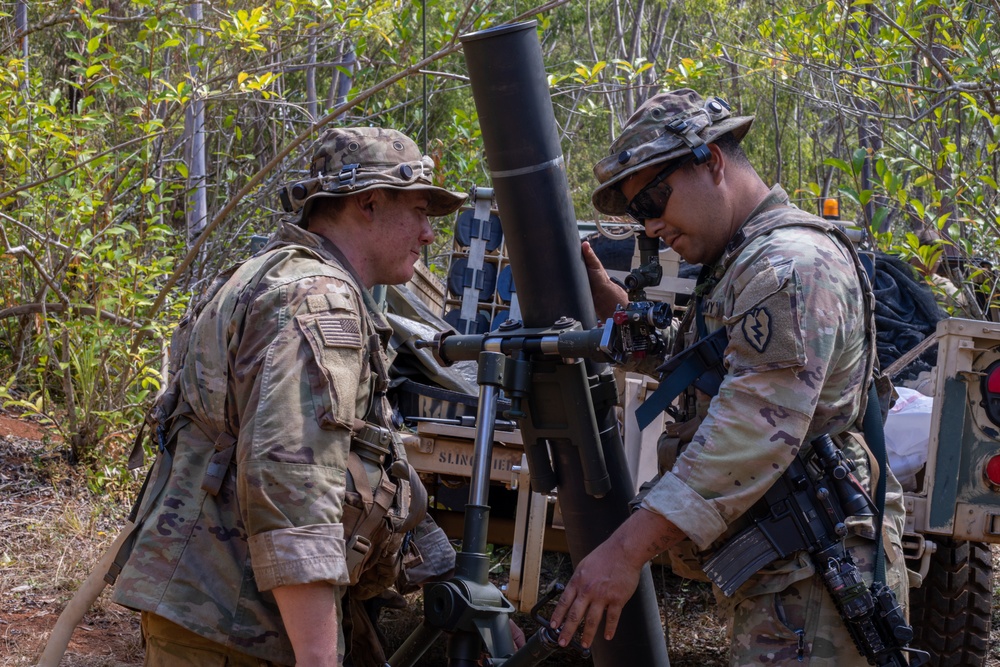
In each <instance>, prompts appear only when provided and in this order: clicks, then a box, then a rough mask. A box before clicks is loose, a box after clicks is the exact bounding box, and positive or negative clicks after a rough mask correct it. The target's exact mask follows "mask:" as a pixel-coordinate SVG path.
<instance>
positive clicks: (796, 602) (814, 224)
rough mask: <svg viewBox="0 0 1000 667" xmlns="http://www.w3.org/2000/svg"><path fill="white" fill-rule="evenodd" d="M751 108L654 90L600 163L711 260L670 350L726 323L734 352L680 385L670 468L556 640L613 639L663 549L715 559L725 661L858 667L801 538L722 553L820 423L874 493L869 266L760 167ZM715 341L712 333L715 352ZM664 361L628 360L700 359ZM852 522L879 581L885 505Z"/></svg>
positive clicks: (894, 574)
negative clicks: (712, 382)
mask: <svg viewBox="0 0 1000 667" xmlns="http://www.w3.org/2000/svg"><path fill="white" fill-rule="evenodd" d="M752 121H753V117H751V116H736V115H734V114H733V113H732V110H731V109H730V108H729V105H728V104H726V103H725V102H724V101H723V100H722V99H720V98H717V97H716V98H709V99H707V100H705V99H703V98H702V97H701V96H700V95H699V94H698V93H696V92H694V91H692V90H687V89H684V90H678V91H674V92H668V93H662V94H658V95H656V96H654V97H653V98H651V99H650V100H648V101H647V102H646V103H645V104H643V105H642V106H641V107H640V108H639V109H638V111H636V113H635V114H634V115H633V116H632V117H631V118H630V119H629V121H628V123H627V124H626V126H625V128H624V130H623V131H622V134H621V136H619V137H618V138H617V139H616V140H615V141H614V143H613V144H612V146H611V149H610V150H609V152H608V156H607V157H606V158H604V159H602V160H601V161H600V162H598V164H597V165H596V166H595V167H594V174H595V176H596V177H597V180H598V182H599V185H598V187H597V189H596V190H595V191H594V193H593V198H592V200H593V204H594V207H595V208H596V209H597V210H598V211H600V212H602V213H605V214H608V215H626V214H627V215H630V216H631V217H633V218H634V219H636V220H637V221H639V222H641V223H642V224H643V226H644V230H645V233H646V234H647V235H648V236H650V237H658V238H660V239H662V240H663V241H665V242H666V243H667V244H668V245H671V246H673V247H674V249H675V250H677V251H678V252H679V253H680V254H681V256H682V257H683V258H684V259H687V260H688V261H691V262H692V263H702V264H703V267H702V271H701V275H700V277H699V281H698V286H697V287H696V289H695V298H694V299H693V302H692V304H691V305H690V306H689V307H688V310H687V313H686V314H685V317H684V319H683V321H682V322H681V323H680V332H679V333H678V334H677V336H676V337H675V349H674V350H673V353H674V354H677V353H679V352H681V351H682V350H685V349H687V348H689V347H690V346H692V345H695V344H697V343H698V341H702V340H706V339H709V338H711V339H713V340H714V339H719V338H721V340H722V347H723V348H724V349H723V351H722V352H721V353H718V354H717V356H715V357H714V358H713V359H711V361H710V362H706V363H707V364H708V365H709V366H708V367H710V368H711V369H713V370H717V371H719V373H720V375H721V376H722V380H721V384H720V385H719V386H718V387H717V388H714V393H712V394H706V393H704V391H712V389H711V388H709V387H707V386H706V385H704V384H699V387H704V389H703V390H701V391H698V392H696V391H695V390H694V388H693V387H689V388H688V389H687V390H686V391H685V392H684V393H682V395H681V399H680V401H679V403H678V405H679V406H680V410H681V414H680V418H679V419H677V422H676V423H669V424H668V425H667V426H666V429H665V431H664V433H663V435H662V436H661V437H660V442H659V443H658V449H659V450H660V451H659V452H658V454H659V456H658V459H659V461H660V463H661V470H660V474H659V475H658V476H657V477H656V478H655V479H654V480H653V481H652V482H650V483H648V484H647V485H644V489H647V490H646V492H645V493H644V495H641V496H640V497H638V498H637V499H636V502H635V504H636V507H637V509H636V511H635V512H633V513H632V515H631V516H630V517H629V519H628V520H626V521H625V522H624V523H623V524H622V525H621V526H620V527H619V528H618V529H617V530H616V531H615V533H613V534H612V535H611V537H609V538H608V539H607V540H606V541H605V542H604V543H603V544H601V545H600V546H599V547H598V548H597V549H595V550H594V551H593V552H591V554H589V555H588V556H587V557H586V558H584V559H583V560H582V561H581V562H580V563H579V564H578V566H577V568H576V572H575V573H574V575H573V577H572V578H571V580H570V581H569V583H568V584H567V586H566V590H565V592H564V593H563V595H562V597H561V598H560V601H559V603H558V605H557V607H556V609H555V611H554V612H553V615H552V624H553V626H554V627H558V626H560V625H562V632H561V634H560V637H561V639H560V642H561V643H565V641H567V640H568V638H569V637H572V635H573V632H575V631H576V630H577V629H578V628H582V629H583V636H582V641H583V643H584V645H589V642H590V641H591V640H592V639H593V637H594V634H595V631H596V630H597V628H598V627H600V625H599V624H600V623H601V621H602V620H603V621H605V626H604V632H605V636H606V637H608V636H613V634H614V632H615V630H616V624H617V620H618V616H619V614H620V611H621V607H622V606H623V605H624V604H625V602H627V601H628V599H629V598H630V597H631V596H632V594H633V592H634V590H635V586H636V583H637V581H638V579H639V576H638V575H639V571H640V569H641V567H642V566H643V565H644V564H645V563H646V562H647V561H648V560H649V559H650V558H652V557H654V556H656V555H657V554H659V553H662V552H666V553H668V554H669V556H670V558H671V562H672V564H673V567H674V570H675V572H677V573H679V574H683V575H684V576H691V577H694V578H700V579H703V580H708V576H707V575H706V574H705V571H704V568H707V569H708V570H709V571H711V572H712V573H713V578H712V581H713V583H716V584H720V585H722V584H725V585H726V592H725V593H724V592H723V589H722V588H721V587H720V585H717V586H716V587H715V592H716V598H717V600H718V602H719V607H720V609H721V610H723V613H724V614H725V616H726V617H727V620H728V621H729V630H730V633H729V636H730V665H732V666H734V667H743V666H748V667H749V666H750V665H761V664H768V665H789V666H790V665H797V666H798V665H803V664H805V665H812V666H813V667H818V666H824V667H827V666H829V667H834V666H837V667H842V666H844V665H858V666H859V667H860V666H861V665H865V664H867V660H866V659H865V658H863V657H861V655H859V653H858V651H857V649H856V648H855V644H854V641H853V640H852V639H851V635H850V634H849V633H848V631H847V626H846V625H845V622H844V620H843V619H842V618H841V616H840V614H839V612H838V611H837V608H836V605H835V603H834V601H833V599H832V597H831V595H830V594H829V593H828V592H827V590H826V588H825V586H824V583H823V579H822V577H821V575H820V574H817V566H816V565H815V564H814V563H813V562H812V561H811V559H810V556H809V554H808V552H807V551H806V550H805V549H803V550H802V551H799V552H796V553H794V554H793V555H792V556H791V557H790V558H785V559H777V560H774V561H773V562H771V563H769V564H767V565H765V566H763V568H762V569H760V570H758V571H756V572H753V573H750V574H749V575H748V577H749V578H747V579H746V580H745V581H742V582H739V583H737V584H733V586H730V585H729V583H730V582H731V581H732V579H728V580H727V579H724V578H723V577H721V576H719V574H718V573H719V572H720V571H721V570H722V566H719V565H717V564H715V563H712V561H711V560H710V558H711V556H712V555H713V554H716V553H718V552H719V551H720V550H724V549H727V548H732V547H730V545H731V544H734V542H733V539H734V537H735V536H737V535H739V534H740V532H741V531H742V530H744V529H745V528H747V526H748V525H752V522H751V521H750V520H749V519H748V518H747V515H748V512H749V511H750V510H751V508H754V510H755V512H766V510H767V508H763V509H762V508H761V506H760V505H758V504H757V503H759V502H762V500H761V499H762V498H763V497H764V495H765V493H766V492H767V491H768V490H769V489H771V487H772V485H774V483H775V481H776V480H777V479H778V478H779V477H780V476H781V475H782V474H783V473H784V471H785V470H786V469H787V468H788V467H789V466H790V465H792V463H793V462H794V459H795V457H797V456H799V455H800V454H802V456H803V457H806V456H809V455H810V454H811V450H812V444H811V443H812V442H813V441H814V440H815V439H816V438H817V436H820V435H823V434H826V435H829V436H830V437H831V438H833V440H834V442H835V443H836V445H837V447H839V449H840V451H841V452H842V453H843V455H844V456H845V458H846V459H847V460H849V461H851V462H852V463H853V465H854V466H855V467H856V469H857V475H858V477H859V479H860V480H861V484H862V485H863V486H864V487H865V489H866V490H867V491H868V493H869V494H870V495H873V493H874V489H873V485H872V474H871V469H870V466H869V462H868V456H867V454H866V453H865V448H864V447H865V444H864V436H863V435H862V426H861V422H862V416H863V415H864V412H865V409H866V395H867V390H868V386H869V381H870V378H871V376H872V369H873V365H874V363H875V344H874V342H875V341H874V319H873V312H874V302H873V297H872V295H871V289H870V286H869V284H868V279H867V276H866V274H865V271H864V268H863V267H862V265H861V263H860V261H859V260H858V257H857V253H856V252H855V250H854V248H853V246H852V245H851V243H850V241H849V240H847V238H846V237H845V236H844V235H843V234H842V233H841V232H840V231H839V230H838V229H837V228H835V227H834V226H833V225H831V224H830V223H827V222H826V221H824V220H822V219H821V218H818V217H816V216H814V215H811V214H809V213H806V212H804V211H801V210H800V209H798V208H796V207H795V206H793V205H792V204H791V203H790V201H789V199H788V196H787V195H786V194H785V192H784V190H782V188H781V187H780V186H779V185H775V186H773V187H770V188H769V187H768V186H767V185H766V184H765V183H764V182H763V180H762V179H761V178H760V176H759V175H758V174H757V172H756V171H755V170H754V168H753V167H752V166H751V165H750V163H749V161H748V160H747V159H746V155H745V153H744V152H743V150H742V148H741V147H740V142H741V141H742V140H743V138H744V136H745V135H746V133H747V131H748V130H749V128H750V125H751V123H752ZM583 258H584V262H585V264H586V265H587V269H588V276H589V278H590V282H591V289H592V292H593V295H594V304H595V309H596V310H597V315H598V317H600V318H604V317H610V316H611V314H612V312H613V309H614V308H615V307H616V306H622V305H625V304H627V302H628V295H627V294H626V293H625V291H624V290H623V289H621V288H620V287H618V286H616V285H614V284H613V283H612V282H611V281H610V280H609V278H608V277H607V274H606V272H605V271H604V270H603V267H602V266H601V263H600V261H599V260H598V258H597V256H596V255H595V254H594V251H593V249H591V248H590V247H589V244H586V243H585V244H584V247H583ZM710 349H711V348H710V347H709V346H707V345H701V346H700V347H699V351H700V352H705V353H706V354H708V351H709V350H710ZM695 356H698V355H689V356H688V357H682V358H691V357H695ZM706 358H707V357H706ZM662 361H663V360H662V359H659V360H647V363H644V364H641V365H637V366H636V367H635V368H629V369H628V370H638V371H641V372H646V373H647V374H650V375H654V376H655V377H657V378H658V379H661V380H663V384H667V380H668V378H669V377H671V376H672V375H677V376H685V373H686V372H688V370H689V369H687V368H685V370H684V371H683V372H682V371H681V370H677V372H676V373H672V372H671V371H665V373H670V374H669V375H668V374H665V375H664V376H663V377H662V378H661V377H660V369H657V368H656V367H657V366H658V364H659V363H660V362H662ZM679 363H681V362H680V361H679V360H678V359H675V360H674V364H679ZM670 367H671V368H674V366H673V365H671V366H670ZM705 370H706V368H701V369H699V371H698V372H699V373H701V372H704V371H705ZM663 400H665V401H666V402H667V403H669V402H670V401H671V400H672V398H664V399H663ZM647 401H648V402H649V406H646V405H645V404H644V406H643V407H644V408H650V409H652V413H653V414H654V415H655V414H656V413H658V412H659V411H661V410H662V409H664V408H666V407H667V405H665V404H660V403H656V402H655V401H653V399H651V398H647ZM876 409H877V406H876ZM640 412H642V413H643V414H644V415H645V414H647V413H648V410H641V411H640ZM637 417H639V413H638V412H637ZM640 421H641V422H642V421H643V420H640ZM885 473H886V474H885V476H886V480H887V493H886V499H885V510H884V515H883V516H884V523H883V524H882V525H883V527H884V534H885V535H886V540H885V544H884V547H885V553H886V571H887V572H886V580H887V583H888V584H889V586H890V587H891V588H892V589H893V590H894V593H895V595H896V599H897V600H898V602H899V603H900V605H901V606H902V607H903V609H905V608H906V603H907V584H906V581H907V575H906V569H905V565H904V560H903V556H902V547H901V535H902V531H903V519H904V517H905V511H904V509H903V505H902V489H901V487H900V486H899V483H898V482H897V481H896V479H895V477H894V476H893V475H892V473H891V471H888V470H886V471H885ZM757 515H758V514H755V516H757ZM847 524H848V526H847V530H846V536H845V537H844V539H843V542H842V548H843V549H845V552H844V553H846V554H848V555H849V556H850V557H851V558H853V562H854V564H856V565H857V567H858V569H859V571H860V572H861V574H862V576H863V577H864V580H865V582H866V584H870V583H871V581H872V577H873V573H874V571H875V558H876V554H877V553H878V551H877V549H876V544H875V541H874V540H873V539H872V538H873V535H875V534H876V528H875V525H876V523H875V520H874V519H873V517H871V516H852V517H850V518H849V519H848V520H847ZM738 544H743V543H738ZM725 554H726V557H727V558H735V562H736V563H738V562H747V561H748V560H749V559H750V554H747V553H745V550H744V553H743V554H741V555H737V556H733V555H732V554H733V552H732V551H725ZM727 562H731V561H727ZM713 567H714V568H715V569H713ZM727 593H728V594H727Z"/></svg>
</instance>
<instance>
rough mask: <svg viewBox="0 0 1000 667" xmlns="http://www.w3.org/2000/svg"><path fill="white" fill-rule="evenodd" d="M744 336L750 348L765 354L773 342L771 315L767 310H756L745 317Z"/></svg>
mask: <svg viewBox="0 0 1000 667" xmlns="http://www.w3.org/2000/svg"><path fill="white" fill-rule="evenodd" d="M743 336H744V337H745V338H746V340H747V342H748V343H750V347H752V348H753V349H755V350H757V351H758V352H763V351H764V350H766V349H767V344H768V343H770V342H771V313H769V312H767V308H754V309H752V310H750V311H748V312H747V314H746V315H745V316H744V317H743Z"/></svg>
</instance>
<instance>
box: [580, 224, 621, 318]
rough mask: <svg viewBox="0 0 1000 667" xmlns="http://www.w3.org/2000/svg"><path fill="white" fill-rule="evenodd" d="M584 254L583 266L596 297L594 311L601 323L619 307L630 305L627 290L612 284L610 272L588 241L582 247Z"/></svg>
mask: <svg viewBox="0 0 1000 667" xmlns="http://www.w3.org/2000/svg"><path fill="white" fill-rule="evenodd" d="M580 248H581V252H582V254H583V264H584V266H586V267H587V280H589V281H590V292H591V294H593V296H594V311H595V312H596V313H597V318H598V319H599V320H601V321H604V320H606V319H607V318H609V317H611V316H612V315H613V314H614V312H615V308H616V307H617V306H619V305H621V306H626V305H628V294H626V292H625V290H624V289H622V288H621V287H619V286H618V285H615V284H614V283H613V282H611V278H609V277H608V272H607V271H605V270H604V265H603V264H601V260H600V259H598V257H597V253H595V252H594V249H593V248H591V247H590V244H589V243H588V242H586V241H584V242H583V244H582V245H581V246H580Z"/></svg>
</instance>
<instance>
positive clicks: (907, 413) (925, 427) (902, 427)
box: [885, 387, 934, 491]
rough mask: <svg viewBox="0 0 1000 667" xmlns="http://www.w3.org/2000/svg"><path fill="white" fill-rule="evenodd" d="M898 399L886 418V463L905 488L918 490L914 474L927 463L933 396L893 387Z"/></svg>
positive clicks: (906, 489)
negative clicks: (887, 459)
mask: <svg viewBox="0 0 1000 667" xmlns="http://www.w3.org/2000/svg"><path fill="white" fill-rule="evenodd" d="M896 392H897V393H898V394H899V399H898V400H897V401H896V403H895V405H893V406H892V409H890V410H889V416H888V418H887V419H886V422H885V448H886V453H887V454H888V457H889V467H890V468H892V471H893V472H894V473H895V474H896V478H897V479H898V480H899V483H900V484H902V485H903V490H905V491H917V490H918V489H917V480H916V475H917V473H918V472H920V469H921V468H923V467H924V465H925V464H926V463H927V443H928V441H929V440H930V432H931V413H932V412H933V411H934V399H932V398H931V397H930V396H924V395H923V394H921V393H920V392H919V391H914V390H913V389H907V388H906V387H896Z"/></svg>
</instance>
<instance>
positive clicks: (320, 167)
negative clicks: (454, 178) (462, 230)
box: [280, 127, 468, 226]
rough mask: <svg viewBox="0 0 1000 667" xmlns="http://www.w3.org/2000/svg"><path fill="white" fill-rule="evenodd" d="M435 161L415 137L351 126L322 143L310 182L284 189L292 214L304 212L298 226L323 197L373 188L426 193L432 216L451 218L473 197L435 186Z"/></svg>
mask: <svg viewBox="0 0 1000 667" xmlns="http://www.w3.org/2000/svg"><path fill="white" fill-rule="evenodd" d="M433 174H434V160H433V159H432V158H431V157H430V156H428V155H421V154H420V149H419V148H417V144H416V143H414V141H413V140H412V139H410V138H409V137H408V136H406V135H405V134H403V133H402V132H398V131H396V130H388V129H383V128H379V127H351V128H334V129H331V130H327V131H326V132H324V133H323V136H321V137H320V139H319V142H318V143H317V144H316V152H315V153H313V158H312V162H311V163H310V165H309V178H308V179H306V180H304V181H299V182H298V183H293V184H291V185H287V186H285V187H284V188H282V189H281V192H280V194H281V204H282V206H283V207H284V209H285V211H286V212H288V213H294V212H296V211H298V212H299V217H298V220H297V222H298V224H299V225H303V226H304V224H305V221H306V220H307V219H308V216H309V209H310V208H311V205H310V202H312V201H313V200H315V199H319V198H320V197H344V196H346V195H352V194H355V193H357V192H362V191H364V190H369V189H371V188H388V189H391V190H425V191H426V192H427V194H428V196H429V197H430V204H429V205H428V207H427V214H428V215H432V216H434V215H448V214H449V213H452V212H454V211H456V210H458V207H459V206H461V205H462V204H463V203H464V202H465V200H466V199H467V198H468V195H466V194H463V193H461V192H452V191H450V190H445V189H444V188H439V187H437V186H436V185H434V182H433V180H432V177H433Z"/></svg>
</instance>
